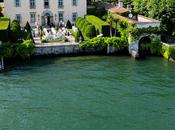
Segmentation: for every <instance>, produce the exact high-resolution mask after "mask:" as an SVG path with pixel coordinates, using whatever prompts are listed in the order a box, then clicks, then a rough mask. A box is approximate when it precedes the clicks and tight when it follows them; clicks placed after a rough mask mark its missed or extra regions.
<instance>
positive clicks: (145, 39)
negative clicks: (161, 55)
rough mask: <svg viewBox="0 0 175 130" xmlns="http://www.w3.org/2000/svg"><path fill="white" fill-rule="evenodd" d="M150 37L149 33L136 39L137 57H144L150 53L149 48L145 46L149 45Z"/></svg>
mask: <svg viewBox="0 0 175 130" xmlns="http://www.w3.org/2000/svg"><path fill="white" fill-rule="evenodd" d="M151 42H152V40H151V37H150V35H145V36H142V37H140V39H139V41H138V54H139V57H145V56H148V55H150V53H151V52H150V49H149V48H147V46H149V45H151Z"/></svg>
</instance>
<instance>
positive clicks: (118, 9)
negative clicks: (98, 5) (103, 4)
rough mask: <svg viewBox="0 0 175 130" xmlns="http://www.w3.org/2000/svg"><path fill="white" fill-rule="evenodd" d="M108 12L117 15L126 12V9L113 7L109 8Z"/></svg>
mask: <svg viewBox="0 0 175 130" xmlns="http://www.w3.org/2000/svg"><path fill="white" fill-rule="evenodd" d="M110 10H112V11H115V12H118V13H125V12H128V9H126V8H123V7H118V6H116V7H113V8H110Z"/></svg>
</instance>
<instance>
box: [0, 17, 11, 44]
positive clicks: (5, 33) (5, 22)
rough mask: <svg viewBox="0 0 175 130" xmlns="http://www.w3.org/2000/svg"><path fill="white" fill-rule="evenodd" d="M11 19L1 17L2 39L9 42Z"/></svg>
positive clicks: (0, 37)
mask: <svg viewBox="0 0 175 130" xmlns="http://www.w3.org/2000/svg"><path fill="white" fill-rule="evenodd" d="M9 26H10V19H9V18H5V17H2V18H0V41H2V42H7V41H8V37H9Z"/></svg>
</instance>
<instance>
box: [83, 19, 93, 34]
mask: <svg viewBox="0 0 175 130" xmlns="http://www.w3.org/2000/svg"><path fill="white" fill-rule="evenodd" d="M88 25H91V24H90V23H89V22H88V21H86V20H85V23H84V24H83V27H82V29H81V31H82V32H83V33H85V31H86V28H87V26H88Z"/></svg>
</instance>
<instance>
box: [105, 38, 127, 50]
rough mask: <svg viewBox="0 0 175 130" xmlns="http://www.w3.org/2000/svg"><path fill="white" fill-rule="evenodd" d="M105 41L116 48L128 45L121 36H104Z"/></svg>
mask: <svg viewBox="0 0 175 130" xmlns="http://www.w3.org/2000/svg"><path fill="white" fill-rule="evenodd" d="M105 42H106V44H107V45H109V46H113V47H116V48H119V49H120V48H123V47H127V46H128V44H127V43H126V42H125V40H124V39H123V38H121V37H110V38H106V39H105Z"/></svg>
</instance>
